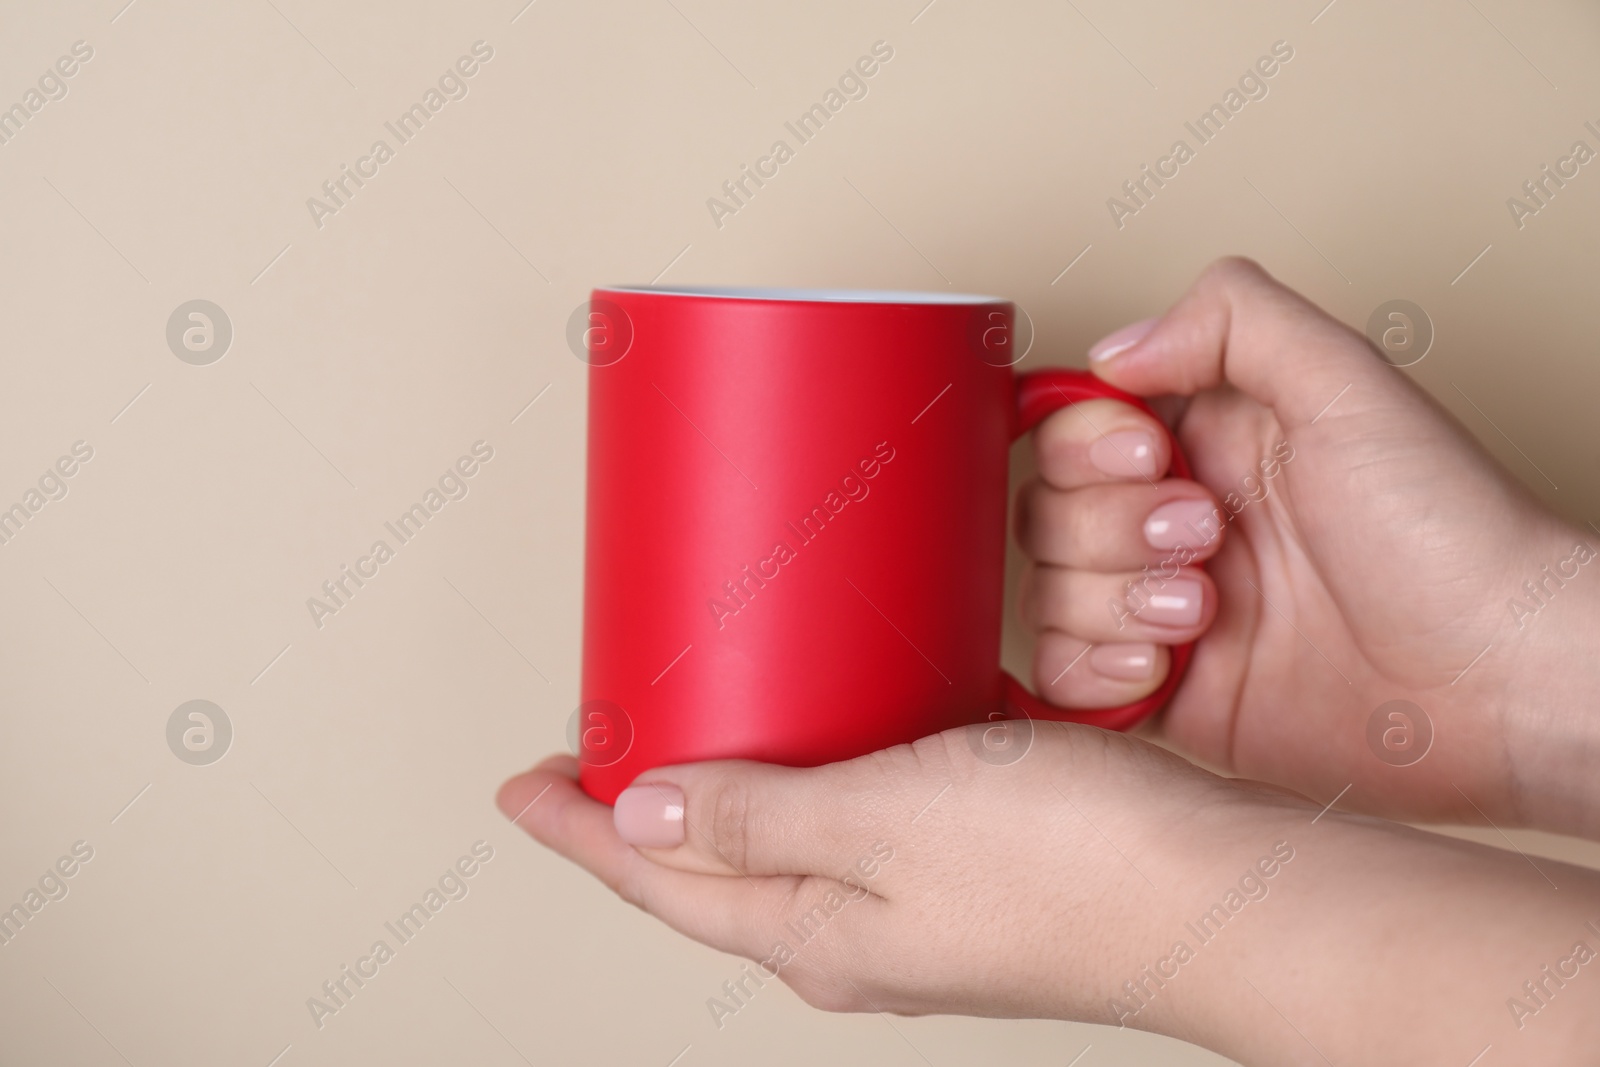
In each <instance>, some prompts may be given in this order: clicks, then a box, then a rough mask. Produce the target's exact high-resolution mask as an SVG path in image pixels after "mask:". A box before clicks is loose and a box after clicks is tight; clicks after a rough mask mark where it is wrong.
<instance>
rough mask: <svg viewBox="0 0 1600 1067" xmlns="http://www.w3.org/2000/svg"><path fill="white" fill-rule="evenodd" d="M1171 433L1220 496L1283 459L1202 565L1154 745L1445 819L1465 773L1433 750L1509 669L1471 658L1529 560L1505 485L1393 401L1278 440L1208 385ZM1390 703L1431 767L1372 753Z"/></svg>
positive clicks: (1492, 632)
mask: <svg viewBox="0 0 1600 1067" xmlns="http://www.w3.org/2000/svg"><path fill="white" fill-rule="evenodd" d="M1368 392H1369V393H1370V392H1371V390H1368ZM1178 432H1179V437H1180V439H1181V440H1182V442H1183V444H1184V446H1185V448H1186V449H1188V450H1190V456H1191V459H1192V461H1193V464H1194V468H1195V476H1196V478H1197V479H1198V480H1200V481H1201V482H1203V483H1205V484H1206V485H1208V486H1210V487H1211V488H1212V489H1213V490H1214V491H1216V492H1217V493H1218V494H1219V496H1220V495H1224V494H1227V493H1229V492H1236V493H1239V495H1240V497H1241V498H1243V497H1244V496H1245V493H1244V492H1243V491H1241V490H1240V482H1241V479H1242V477H1243V476H1245V475H1248V474H1257V478H1258V480H1260V479H1259V473H1258V468H1257V463H1258V461H1259V460H1260V459H1261V458H1262V457H1264V456H1268V455H1271V454H1272V452H1273V449H1274V447H1275V446H1276V445H1277V444H1278V443H1279V442H1280V441H1283V440H1285V439H1287V440H1288V441H1289V443H1290V444H1291V445H1292V446H1293V448H1294V454H1293V458H1292V459H1291V460H1290V461H1289V462H1287V463H1286V464H1284V465H1283V467H1282V469H1281V470H1280V471H1279V472H1278V474H1277V476H1276V477H1275V478H1272V479H1270V480H1266V481H1265V484H1266V486H1267V495H1266V496H1265V497H1264V498H1263V499H1260V500H1259V501H1252V502H1250V503H1248V504H1247V505H1246V506H1245V507H1244V508H1243V510H1242V511H1241V512H1240V514H1239V515H1238V517H1237V519H1236V520H1235V521H1234V522H1232V523H1231V524H1230V527H1229V529H1228V532H1227V535H1226V536H1227V541H1226V542H1225V544H1224V546H1223V548H1222V551H1221V552H1220V553H1219V554H1218V555H1217V556H1216V557H1215V559H1214V560H1213V561H1212V563H1211V564H1210V565H1209V570H1210V572H1211V574H1212V575H1213V577H1214V578H1215V579H1216V581H1217V584H1218V587H1219V590H1220V593H1221V606H1220V610H1219V614H1218V616H1217V620H1216V622H1215V624H1214V625H1213V627H1212V629H1211V631H1210V632H1209V633H1208V634H1207V635H1206V636H1205V637H1204V638H1203V639H1202V640H1201V641H1200V643H1199V645H1198V647H1197V648H1196V653H1195V658H1194V661H1193V664H1192V666H1191V669H1190V675H1189V677H1188V678H1187V679H1186V681H1185V683H1184V685H1183V686H1182V687H1181V688H1180V690H1179V692H1178V695H1177V697H1176V699H1175V700H1174V701H1173V703H1172V706H1171V708H1170V710H1169V712H1168V714H1167V718H1166V721H1165V728H1166V730H1167V732H1168V733H1169V734H1170V735H1171V736H1172V738H1173V739H1174V740H1175V741H1176V742H1177V743H1178V744H1180V745H1181V746H1183V747H1184V748H1186V749H1188V750H1190V751H1192V752H1194V753H1195V754H1197V755H1198V756H1200V757H1201V758H1203V759H1206V760H1208V761H1210V762H1213V763H1216V764H1219V765H1221V766H1223V767H1226V768H1228V769H1230V770H1233V771H1236V772H1238V773H1241V774H1245V775H1247V776H1250V777H1257V778H1262V779H1265V780H1268V781H1272V782H1277V783H1280V784H1286V785H1291V786H1292V787H1293V788H1296V789H1298V790H1300V791H1302V792H1307V793H1310V794H1311V795H1313V796H1317V797H1321V798H1322V799H1324V800H1331V799H1332V798H1333V797H1334V795H1335V794H1337V793H1339V791H1340V790H1342V789H1344V788H1345V787H1346V786H1347V785H1348V786H1351V791H1350V794H1349V795H1348V796H1347V797H1346V799H1345V803H1346V804H1349V805H1353V806H1355V807H1358V808H1367V809H1370V810H1375V811H1377V810H1382V811H1385V812H1389V813H1399V814H1406V815H1410V816H1412V817H1421V818H1426V817H1446V816H1449V815H1452V814H1457V813H1459V810H1460V809H1461V808H1464V807H1465V806H1466V805H1464V804H1463V803H1462V801H1461V795H1460V794H1459V793H1457V791H1456V790H1455V789H1453V788H1451V785H1450V783H1451V782H1452V781H1469V780H1470V779H1471V777H1472V773H1473V764H1474V762H1475V761H1474V758H1473V757H1472V756H1470V755H1469V754H1468V751H1467V750H1466V749H1465V748H1464V747H1455V748H1452V747H1451V745H1450V744H1448V742H1449V741H1451V740H1452V739H1454V740H1462V739H1464V738H1466V737H1469V736H1470V733H1469V731H1472V730H1473V729H1474V725H1475V724H1474V722H1473V721H1472V720H1471V719H1470V718H1469V717H1468V716H1478V717H1479V719H1480V721H1481V717H1482V711H1483V708H1484V707H1485V705H1486V704H1492V702H1493V696H1494V694H1495V693H1496V692H1497V690H1499V689H1500V688H1502V687H1503V686H1504V685H1505V684H1506V681H1507V677H1508V672H1509V664H1510V663H1512V662H1514V656H1513V655H1510V654H1503V655H1501V656H1499V657H1491V656H1485V657H1483V658H1482V659H1481V660H1479V661H1478V662H1476V663H1474V659H1475V658H1476V657H1478V656H1479V654H1480V653H1481V652H1483V650H1484V649H1485V647H1486V646H1488V645H1490V644H1491V642H1493V641H1494V640H1495V638H1496V633H1497V631H1498V630H1499V629H1500V627H1501V626H1502V624H1503V623H1505V621H1506V620H1507V618H1508V616H1507V613H1506V607H1505V598H1506V596H1507V595H1508V594H1509V593H1512V592H1514V591H1516V590H1517V588H1518V586H1519V585H1520V582H1521V580H1522V578H1523V577H1526V575H1523V574H1521V573H1520V570H1521V569H1527V570H1529V571H1530V573H1531V572H1533V571H1536V570H1537V569H1538V565H1539V562H1541V560H1538V559H1537V558H1530V554H1532V557H1536V556H1537V551H1536V548H1535V546H1538V545H1539V544H1541V543H1542V541H1543V538H1542V537H1541V536H1539V534H1540V532H1541V531H1539V530H1537V529H1535V528H1534V527H1537V526H1538V525H1539V522H1538V520H1534V519H1529V518H1527V517H1526V516H1527V515H1528V509H1526V508H1525V507H1514V506H1512V505H1513V504H1520V503H1522V501H1520V500H1517V499H1515V498H1516V497H1518V496H1519V495H1520V493H1519V490H1517V489H1516V488H1514V487H1512V486H1510V485H1508V484H1507V483H1506V482H1505V481H1503V480H1502V478H1501V476H1499V475H1498V473H1497V472H1496V471H1495V469H1494V468H1493V467H1492V465H1491V464H1489V463H1488V462H1487V461H1486V460H1485V458H1484V457H1483V456H1482V455H1481V454H1480V453H1479V452H1478V451H1477V450H1476V449H1475V448H1474V447H1473V446H1472V445H1470V444H1468V443H1467V442H1466V441H1465V439H1464V438H1463V437H1461V436H1460V435H1459V434H1457V433H1455V432H1453V431H1452V429H1451V427H1450V426H1449V423H1448V421H1447V417H1446V416H1444V415H1442V414H1441V413H1440V412H1438V411H1437V410H1436V409H1435V408H1433V407H1432V405H1430V404H1429V403H1428V402H1427V401H1425V400H1424V399H1423V398H1421V397H1420V396H1419V395H1418V394H1416V393H1415V392H1414V391H1411V390H1406V389H1401V390H1389V391H1387V395H1385V396H1372V395H1367V396H1362V395H1345V396H1343V397H1341V398H1340V400H1339V401H1338V402H1337V404H1335V405H1334V407H1333V408H1331V409H1330V410H1329V411H1328V412H1327V413H1326V415H1325V416H1323V417H1320V418H1319V419H1318V420H1317V421H1316V422H1315V423H1314V424H1311V425H1307V426H1301V427H1298V428H1296V429H1295V430H1294V431H1293V432H1288V433H1286V432H1285V430H1284V429H1283V428H1282V426H1281V424H1280V423H1279V421H1278V419H1277V418H1276V416H1275V415H1274V414H1273V413H1272V412H1271V411H1270V410H1269V409H1267V408H1265V407H1263V406H1262V405H1260V404H1258V403H1257V402H1256V401H1254V400H1252V399H1250V398H1248V397H1246V396H1244V395H1243V394H1242V393H1239V392H1237V391H1235V390H1233V389H1231V388H1228V387H1223V388H1220V389H1214V390H1210V391H1208V392H1205V393H1202V394H1200V395H1199V396H1197V397H1196V398H1195V399H1194V400H1193V402H1192V403H1191V404H1190V405H1189V407H1188V410H1187V411H1186V412H1185V414H1184V416H1183V419H1182V422H1181V423H1180V425H1179V428H1178ZM1249 484H1250V485H1251V486H1255V485H1256V484H1257V483H1256V482H1251V483H1249ZM1255 495H1256V496H1260V495H1261V491H1260V489H1259V488H1257V489H1256V490H1255ZM1546 525H1548V524H1546ZM1469 665H1471V669H1470V670H1467V672H1466V674H1465V675H1463V674H1462V672H1463V670H1464V669H1466V668H1468V667H1469ZM1458 679H1459V680H1458ZM1453 682H1454V684H1452V683H1453ZM1395 699H1403V700H1410V701H1413V702H1415V703H1416V704H1417V705H1418V706H1420V707H1421V708H1422V709H1423V711H1424V713H1425V714H1426V715H1427V717H1428V720H1429V721H1430V722H1431V724H1432V727H1433V728H1434V730H1435V742H1436V744H1435V746H1434V749H1433V750H1432V751H1430V752H1428V756H1430V757H1432V758H1424V759H1422V760H1421V762H1418V763H1416V764H1414V765H1410V766H1407V767H1404V768H1397V767H1396V766H1393V765H1391V763H1387V762H1385V761H1384V760H1382V759H1380V758H1378V756H1377V754H1376V753H1374V752H1373V751H1372V750H1371V749H1370V748H1369V746H1368V741H1367V721H1368V719H1369V717H1370V716H1371V715H1372V713H1373V711H1374V710H1375V709H1376V708H1377V707H1378V706H1379V705H1381V704H1384V703H1385V702H1387V701H1390V700H1395ZM1397 762H1402V760H1397Z"/></svg>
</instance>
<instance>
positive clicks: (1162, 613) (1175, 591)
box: [1134, 578, 1205, 626]
mask: <svg viewBox="0 0 1600 1067" xmlns="http://www.w3.org/2000/svg"><path fill="white" fill-rule="evenodd" d="M1204 595H1205V586H1203V585H1201V584H1200V581H1199V579H1197V578H1173V579H1171V580H1170V581H1168V582H1166V583H1165V584H1163V585H1162V586H1161V588H1160V589H1152V590H1151V591H1150V599H1149V600H1146V601H1145V602H1144V607H1143V608H1142V609H1140V610H1139V611H1136V612H1134V614H1135V615H1137V616H1138V617H1139V618H1140V619H1143V620H1144V621H1145V622H1150V623H1155V624H1156V625H1157V626H1193V625H1194V624H1195V623H1197V622H1199V621H1200V600H1201V598H1202V597H1203V596H1204Z"/></svg>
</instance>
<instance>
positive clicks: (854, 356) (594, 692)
mask: <svg viewBox="0 0 1600 1067" xmlns="http://www.w3.org/2000/svg"><path fill="white" fill-rule="evenodd" d="M1013 314H1014V312H1013V308H1012V305H1011V304H1010V303H1009V302H1007V301H1004V300H998V299H995V298H992V297H980V296H955V295H945V294H919V293H871V292H850V291H842V292H830V291H811V290H756V289H695V288H676V289H655V288H649V287H637V288H625V287H619V288H612V289H597V290H595V291H594V293H593V294H592V297H591V301H590V305H589V308H588V309H587V311H586V312H585V313H583V314H581V315H579V316H575V317H574V324H573V335H572V336H573V340H574V343H575V348H577V349H578V350H579V351H582V352H584V353H585V355H586V358H587V359H588V361H589V363H590V371H589V441H588V449H589V454H588V514H587V534H586V541H585V549H586V554H585V560H584V618H583V682H582V701H583V703H582V704H581V705H580V707H579V710H578V712H577V714H576V723H577V734H578V736H577V746H578V755H579V762H580V767H581V779H582V783H583V787H584V789H585V790H586V791H587V792H588V793H589V794H590V795H591V796H593V797H595V798H596V799H598V800H601V801H604V802H606V803H611V802H612V801H613V800H615V798H616V796H617V794H618V793H619V792H621V791H622V790H623V789H624V788H626V787H627V786H628V785H629V784H630V783H631V782H632V781H633V780H634V779H635V778H636V777H638V775H640V774H641V773H643V772H644V771H646V770H649V769H650V768H653V767H660V766H665V765H668V764H675V763H688V762H695V761H699V760H707V759H731V758H739V759H753V760H761V761H764V762H771V763H781V764H788V765H790V766H815V765H818V764H823V763H831V762H834V761H836V760H843V759H850V758H853V757H856V756H860V755H863V754H865V753H868V752H873V751H876V750H878V749H882V748H887V747H889V746H891V745H896V744H901V743H904V742H908V741H912V740H915V739H916V738H919V737H923V736H926V735H928V734H931V733H936V732H939V731H941V730H945V729H949V728H951V727H954V726H960V725H964V724H983V723H988V722H991V721H995V720H1007V721H1019V722H1020V721H1021V719H1019V716H1021V717H1024V718H1026V719H1035V718H1037V719H1055V720H1064V721H1070V722H1082V723H1093V724H1097V725H1100V726H1103V727H1106V728H1109V729H1127V728H1129V727H1131V726H1133V725H1134V724H1136V723H1138V722H1139V721H1140V720H1142V719H1144V718H1145V717H1146V716H1147V715H1149V714H1150V713H1152V712H1153V711H1155V710H1156V709H1158V708H1159V707H1161V706H1162V705H1163V704H1165V703H1166V701H1167V698H1168V697H1169V696H1170V695H1171V694H1172V691H1173V689H1174V688H1175V687H1176V686H1177V684H1178V680H1179V678H1180V676H1181V675H1182V673H1183V669H1184V667H1185V666H1186V665H1187V663H1188V659H1189V653H1190V646H1188V645H1183V646H1179V647H1176V648H1174V649H1173V654H1172V669H1171V671H1170V673H1169V674H1168V676H1167V679H1166V682H1165V683H1164V684H1163V685H1162V686H1161V687H1160V689H1158V690H1157V691H1156V692H1155V693H1154V694H1152V695H1151V696H1149V697H1148V698H1146V699H1144V700H1140V701H1138V702H1136V703H1134V704H1130V705H1127V706H1125V707H1120V708H1109V709H1104V710H1096V711H1081V710H1080V711H1074V710H1068V709H1063V708H1057V707H1054V706H1052V705H1050V704H1047V703H1045V702H1044V701H1042V700H1040V699H1039V698H1038V697H1036V696H1034V695H1033V694H1032V693H1030V692H1028V690H1027V689H1025V688H1024V687H1023V686H1022V685H1021V684H1020V683H1019V682H1017V680H1016V679H1014V678H1012V677H1011V676H1010V675H1008V674H1005V673H1004V672H1002V671H1001V669H1000V626H1001V615H1002V605H1003V600H1004V597H1003V581H1004V572H1005V536H1006V511H1007V500H1008V489H1007V479H1008V474H1009V460H1008V452H1009V450H1010V447H1011V444H1012V442H1013V441H1015V440H1016V439H1017V438H1018V437H1020V436H1021V435H1022V434H1024V433H1026V432H1027V431H1028V430H1030V429H1031V428H1032V427H1033V426H1035V425H1036V424H1038V422H1039V421H1040V420H1041V419H1043V418H1044V417H1045V416H1046V415H1048V414H1049V413H1050V412H1052V411H1054V410H1056V409H1058V408H1061V407H1065V406H1067V405H1069V404H1073V403H1075V402H1077V401H1080V400H1088V399H1091V398H1096V397H1111V398H1115V399H1117V400H1121V401H1124V402H1125V403H1129V404H1132V405H1134V406H1136V407H1138V408H1140V409H1142V410H1146V411H1148V410H1149V409H1148V407H1146V405H1145V404H1144V402H1143V401H1142V400H1140V399H1138V398H1136V397H1133V396H1130V395H1128V394H1126V393H1123V392H1121V391H1120V390H1117V389H1115V388H1113V387H1111V386H1109V385H1106V384H1105V383H1103V382H1100V381H1099V380H1097V379H1095V378H1092V377H1090V376H1089V375H1087V374H1084V373H1082V372H1079V371H1072V370H1043V371H1037V372H1034V373H1030V374H1023V375H1013V373H1012V364H1014V363H1015V362H1017V358H1020V357H1014V356H1013V348H1014V347H1015V338H1014V332H1013ZM1172 446H1173V447H1172V456H1173V460H1172V468H1173V473H1174V474H1176V475H1177V476H1179V477H1187V476H1188V474H1189V471H1188V465H1187V463H1186V462H1185V461H1184V459H1183V457H1182V455H1181V454H1180V453H1179V452H1178V449H1177V443H1176V441H1173V442H1172ZM976 729H977V730H978V731H979V732H984V731H986V730H987V729H988V728H987V727H984V726H979V727H976Z"/></svg>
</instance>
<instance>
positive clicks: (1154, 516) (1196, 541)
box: [1144, 500, 1220, 548]
mask: <svg viewBox="0 0 1600 1067" xmlns="http://www.w3.org/2000/svg"><path fill="white" fill-rule="evenodd" d="M1219 529H1220V527H1219V526H1218V525H1217V516H1216V508H1214V507H1213V506H1212V504H1211V501H1209V500H1172V501H1168V502H1167V503H1165V504H1162V505H1161V506H1160V507H1159V508H1156V509H1155V510H1154V511H1152V512H1151V513H1150V516H1149V518H1147V519H1145V520H1144V539H1145V541H1146V542H1148V543H1149V545H1150V547H1151V548H1177V547H1179V546H1180V545H1183V546H1187V547H1188V548H1199V547H1200V546H1201V545H1209V544H1210V543H1211V542H1212V541H1213V540H1214V539H1215V538H1216V536H1217V533H1218V531H1219Z"/></svg>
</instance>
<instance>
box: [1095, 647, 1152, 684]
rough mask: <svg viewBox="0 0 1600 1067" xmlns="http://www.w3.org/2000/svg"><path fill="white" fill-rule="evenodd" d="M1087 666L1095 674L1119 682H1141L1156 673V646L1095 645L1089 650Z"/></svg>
mask: <svg viewBox="0 0 1600 1067" xmlns="http://www.w3.org/2000/svg"><path fill="white" fill-rule="evenodd" d="M1089 666H1091V667H1093V668H1094V671H1095V673H1096V674H1099V675H1103V676H1104V677H1106V678H1115V679H1116V680H1118V681H1119V682H1142V681H1145V680H1146V679H1148V678H1149V677H1150V676H1151V675H1152V674H1154V673H1155V672H1156V646H1155V645H1150V644H1118V645H1095V646H1094V648H1092V649H1090V650H1089Z"/></svg>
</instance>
